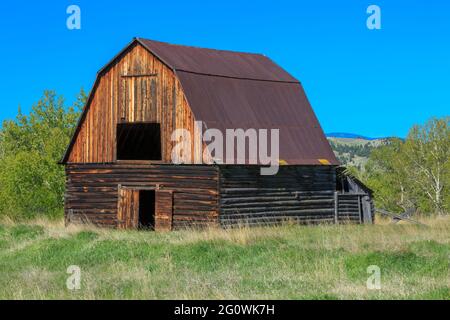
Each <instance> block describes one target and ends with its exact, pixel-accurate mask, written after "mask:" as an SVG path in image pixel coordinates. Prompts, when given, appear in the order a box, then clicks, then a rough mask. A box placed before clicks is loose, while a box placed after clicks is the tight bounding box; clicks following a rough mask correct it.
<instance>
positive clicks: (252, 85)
mask: <svg viewBox="0 0 450 320" xmlns="http://www.w3.org/2000/svg"><path fill="white" fill-rule="evenodd" d="M196 121H202V123H204V127H205V128H216V129H218V130H222V131H225V130H226V129H238V128H239V129H244V130H247V129H249V128H256V129H275V128H276V129H279V164H280V167H279V170H278V173H277V174H275V175H261V173H260V168H261V167H262V164H260V163H251V162H250V161H249V159H244V161H243V162H242V161H240V162H239V161H235V162H232V163H230V161H223V159H213V160H212V161H211V162H209V163H206V164H205V163H203V162H202V161H200V160H201V159H203V152H204V150H203V149H204V148H205V144H204V143H200V146H199V145H198V144H197V145H195V144H194V145H193V146H192V149H191V150H190V151H191V155H192V159H193V162H192V163H189V164H188V163H185V164H175V163H174V162H173V161H172V156H171V155H172V151H173V149H174V147H175V145H176V141H173V139H172V133H173V132H174V130H175V129H185V130H187V131H188V132H190V133H192V135H193V137H194V139H196V137H197V136H198V135H200V134H201V132H199V130H198V128H197V127H196V125H195V123H196ZM203 129H204V128H203ZM200 141H202V140H200ZM226 160H229V159H226ZM241 160H242V159H241ZM61 163H62V164H64V165H65V170H66V177H67V178H66V180H67V181H66V194H65V216H66V222H67V223H73V222H75V223H76V222H87V221H88V222H91V223H94V224H96V225H100V226H106V227H114V228H125V229H127V228H148V229H152V230H172V229H177V228H182V227H190V226H221V227H224V228H226V227H233V226H237V225H250V226H251V225H261V224H278V223H280V222H283V221H286V220H289V221H295V222H299V223H319V222H324V223H327V222H328V223H339V222H343V221H345V222H348V221H350V222H355V223H364V222H371V221H372V216H373V215H372V211H373V210H372V207H371V193H370V192H369V191H368V190H367V189H364V188H357V185H358V184H359V182H355V183H353V184H351V183H349V182H348V181H354V180H352V178H351V177H344V178H345V179H347V178H348V181H347V180H345V181H347V183H344V178H343V177H342V174H341V175H339V174H338V166H339V162H338V161H337V159H336V158H335V156H334V154H333V151H332V150H331V147H330V145H329V143H328V141H327V139H326V137H325V135H324V133H323V131H322V129H321V127H320V124H319V122H318V120H317V118H316V116H315V114H314V112H313V110H312V108H311V106H310V104H309V102H308V100H307V97H306V95H305V92H304V90H303V88H302V85H301V84H300V82H299V81H298V80H296V79H295V78H293V77H292V76H291V75H290V74H289V73H287V72H286V71H285V70H283V69H282V68H281V67H279V66H278V65H277V64H275V63H274V62H272V61H271V60H270V59H269V58H267V57H266V56H264V55H260V54H249V53H240V52H231V51H222V50H213V49H202V48H195V47H188V46H179V45H172V44H167V43H162V42H157V41H151V40H145V39H141V38H135V39H134V40H133V41H132V42H131V43H130V44H129V45H128V46H127V47H126V48H125V49H124V50H122V51H121V52H120V53H119V54H118V55H117V56H115V57H114V58H113V59H112V60H111V61H110V62H109V63H108V64H107V65H106V66H105V67H104V68H103V69H101V70H100V71H99V72H98V75H97V79H96V81H95V84H94V86H93V89H92V91H91V93H90V95H89V98H88V101H87V104H86V106H85V107H84V109H83V112H82V115H81V117H80V120H79V122H78V125H77V128H76V130H75V132H74V135H73V138H72V140H71V142H70V144H69V146H68V148H67V150H66V153H65V155H64V157H63V159H62V161H61ZM349 186H353V187H349Z"/></svg>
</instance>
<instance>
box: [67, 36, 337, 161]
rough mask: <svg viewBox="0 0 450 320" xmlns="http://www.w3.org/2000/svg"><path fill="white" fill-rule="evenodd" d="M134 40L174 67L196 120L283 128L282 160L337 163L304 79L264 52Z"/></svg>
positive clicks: (213, 124)
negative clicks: (285, 68)
mask: <svg viewBox="0 0 450 320" xmlns="http://www.w3.org/2000/svg"><path fill="white" fill-rule="evenodd" d="M136 42H138V43H139V44H140V45H142V46H143V47H145V48H146V49H147V50H149V51H150V52H151V53H152V54H153V55H155V56H156V57H157V58H158V59H160V60H161V61H162V62H163V63H164V64H166V65H167V66H168V67H169V68H171V69H172V70H173V71H174V73H175V74H176V76H177V77H178V79H179V81H180V84H181V86H182V88H183V91H184V94H185V96H186V99H187V101H188V103H189V106H190V108H191V109H192V112H193V114H194V117H195V119H196V120H199V121H203V122H204V123H205V125H206V126H207V128H217V129H220V130H222V132H225V129H237V128H241V129H244V130H246V129H249V128H255V129H279V130H280V160H283V161H284V162H286V163H287V164H290V165H320V164H331V165H338V164H339V162H338V160H337V159H336V157H335V155H334V153H333V151H332V150H331V147H330V145H329V143H328V141H327V139H326V137H325V135H324V133H323V131H322V128H321V127H320V124H319V122H318V120H317V117H316V116H315V114H314V112H313V110H312V108H311V105H310V104H309V101H308V99H307V97H306V94H305V92H304V90H303V87H302V85H301V84H300V82H299V81H298V80H297V79H295V78H294V77H292V76H291V75H290V74H289V73H288V72H286V71H285V70H283V69H282V68H281V67H280V66H278V65H277V64H275V63H274V62H273V61H272V60H270V59H269V58H267V57H266V56H264V55H261V54H251V53H241V52H233V51H224V50H214V49H203V48H196V47H189V46H180V45H173V44H168V43H163V42H158V41H153V40H146V39H141V38H136V39H134V40H133V42H132V43H131V44H130V45H129V46H131V45H134V44H135V43H136ZM129 46H128V47H129ZM128 47H127V48H128ZM125 50H126V49H125ZM125 50H124V51H125ZM119 56H120V54H119ZM116 58H117V57H116ZM116 58H115V59H113V61H115V60H116ZM113 61H111V63H112V62H113ZM111 63H110V64H111ZM108 65H109V64H108ZM108 65H107V66H105V67H104V68H103V69H102V70H100V71H99V75H98V77H100V76H101V74H102V71H103V70H105V68H107V67H108ZM97 80H98V79H97ZM93 91H94V90H93ZM91 94H92V93H91ZM89 100H90V99H89ZM89 100H88V103H87V105H86V107H85V110H84V111H83V113H85V112H86V110H87V108H89ZM82 119H83V115H82V117H81V119H80V123H81V121H82ZM80 123H79V125H78V127H79V126H80ZM77 130H79V128H77ZM75 134H76V133H75ZM74 140H75V136H74V138H73V139H72V142H71V144H70V145H69V147H68V149H67V151H66V154H65V156H64V159H63V161H62V162H64V163H65V162H66V161H67V159H68V155H69V153H70V149H71V147H72V145H73V143H74Z"/></svg>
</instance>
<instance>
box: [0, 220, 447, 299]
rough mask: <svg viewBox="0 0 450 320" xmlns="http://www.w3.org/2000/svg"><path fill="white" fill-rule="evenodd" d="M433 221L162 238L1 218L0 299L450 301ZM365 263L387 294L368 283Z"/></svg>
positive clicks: (439, 225) (442, 245) (441, 237)
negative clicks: (77, 275) (72, 287)
mask: <svg viewBox="0 0 450 320" xmlns="http://www.w3.org/2000/svg"><path fill="white" fill-rule="evenodd" d="M429 223H430V224H431V225H432V226H431V227H429V228H424V227H417V226H412V225H376V226H343V225H341V226H319V227H300V226H283V227H277V228H274V227H272V228H258V229H250V230H249V229H240V230H232V231H223V230H205V231H201V232H198V231H180V232H173V233H165V234H161V233H152V232H136V231H129V232H123V231H111V230H99V229H95V228H93V227H80V226H71V227H69V228H67V229H66V228H64V226H63V225H62V223H47V222H34V223H30V224H14V223H10V222H3V223H1V224H0V270H1V272H2V276H1V277H0V299H5V298H8V299H10V298H12V299H22V298H31V299H61V298H62V299H95V298H100V299H113V298H119V299H123V298H125V299H130V298H137V299H169V298H175V299H191V298H200V299H204V298H209V299H211V298H217V299H223V298H227V299H237V298H242V299H265V298H269V299H328V298H332V299H342V298H350V299H360V298H369V299H379V298H394V299H403V298H418V299H428V298H433V299H434V298H437V299H449V298H450V292H449V274H448V272H449V271H448V265H449V254H450V244H449V242H450V239H449V234H450V221H449V220H448V219H447V220H439V221H431V222H429ZM70 265H78V266H79V267H80V268H81V271H82V274H81V290H79V291H69V290H68V289H67V288H66V279H67V277H68V276H69V275H68V274H66V269H67V267H68V266H70ZM369 265H378V266H379V267H380V268H381V290H368V289H367V288H366V281H367V278H368V274H367V267H368V266H369Z"/></svg>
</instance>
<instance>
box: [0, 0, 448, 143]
mask: <svg viewBox="0 0 450 320" xmlns="http://www.w3.org/2000/svg"><path fill="white" fill-rule="evenodd" d="M191 2H192V3H191ZM70 4H76V5H79V6H80V8H81V21H82V22H81V23H82V29H81V30H73V31H70V30H68V29H67V28H66V19H67V17H68V15H67V14H66V8H67V7H68V6H69V5H70ZM370 4H376V5H378V6H380V8H381V14H382V29H381V30H368V29H367V27H366V19H367V16H368V15H367V14H366V8H367V7H368V6H369V5H370ZM449 21H450V2H449V1H443V0H408V1H405V0H388V1H384V0H383V1H382V0H370V1H366V0H347V1H324V0H315V1H306V0H305V1H303V0H295V1H273V0H272V1H245V3H244V1H242V0H241V1H234V0H227V1H218V0H217V1H211V0H208V1H176V0H171V1H143V0H142V1H137V0H127V1H113V0H111V1H101V0H97V1H92V0H91V1H86V0H71V1H66V0H59V1H35V2H31V1H7V2H6V1H5V2H3V3H2V8H1V13H0V38H1V40H2V43H3V45H2V50H1V51H0V61H2V77H0V87H1V93H2V96H1V99H0V101H1V104H0V120H3V119H6V118H13V117H15V115H16V112H17V107H18V105H19V104H20V105H21V107H22V109H23V110H24V111H25V112H26V111H28V110H29V108H30V107H31V105H32V103H33V102H35V101H37V100H38V99H39V97H40V96H41V94H42V92H43V90H44V89H54V90H56V91H57V92H58V93H59V94H62V95H64V96H65V97H66V98H67V100H68V102H71V101H72V100H73V98H74V97H75V95H76V93H77V92H78V91H79V89H80V87H84V88H85V89H86V90H90V88H91V86H92V83H93V81H94V79H95V75H96V72H97V71H98V70H99V69H100V68H101V67H102V66H103V65H104V64H105V63H106V62H108V61H109V60H110V59H111V58H112V57H113V56H114V55H115V54H116V53H117V52H118V51H119V50H120V49H122V48H123V47H124V46H125V45H126V44H127V43H128V42H130V40H131V39H132V37H134V36H139V37H144V38H149V39H155V40H160V41H167V42H171V43H178V44H188V45H194V46H203V47H212V48H219V49H229V50H237V51H246V52H259V53H264V54H266V55H268V56H269V57H271V58H272V59H273V60H274V61H276V62H277V63H279V64H280V65H281V66H282V67H284V68H285V69H287V70H288V71H289V72H290V73H291V74H292V75H294V76H295V77H297V78H298V79H299V80H300V81H301V82H302V83H303V85H304V87H305V89H306V92H307V94H308V97H309V99H310V101H311V104H312V106H313V108H314V110H315V112H316V114H317V116H318V117H319V120H320V122H321V124H322V126H323V128H324V130H325V131H326V132H335V131H344V132H353V133H359V134H363V135H367V136H391V135H396V136H405V135H406V133H407V131H408V128H409V127H410V126H411V125H412V124H414V123H422V122H424V121H425V120H426V119H428V118H429V117H431V116H443V115H449V114H450V78H449V77H450V22H449Z"/></svg>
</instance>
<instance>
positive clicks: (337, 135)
mask: <svg viewBox="0 0 450 320" xmlns="http://www.w3.org/2000/svg"><path fill="white" fill-rule="evenodd" d="M326 136H327V137H328V138H348V139H362V140H378V139H383V138H369V137H365V136H363V135H360V134H355V133H348V132H330V133H327V134H326Z"/></svg>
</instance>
